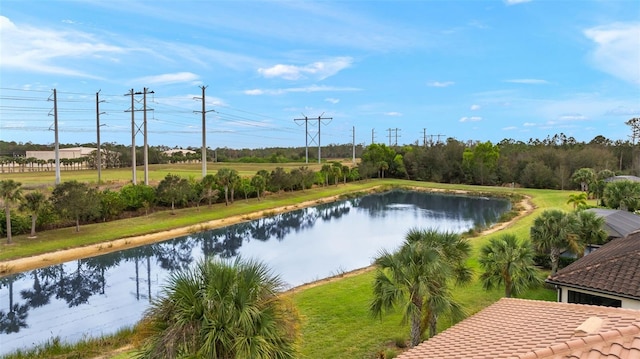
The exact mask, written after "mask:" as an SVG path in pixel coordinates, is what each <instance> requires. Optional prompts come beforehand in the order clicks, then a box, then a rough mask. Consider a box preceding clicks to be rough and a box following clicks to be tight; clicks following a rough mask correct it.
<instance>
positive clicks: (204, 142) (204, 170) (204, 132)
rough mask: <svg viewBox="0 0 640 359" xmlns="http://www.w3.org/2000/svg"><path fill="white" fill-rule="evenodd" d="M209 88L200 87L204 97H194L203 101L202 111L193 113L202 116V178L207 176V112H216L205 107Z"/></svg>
mask: <svg viewBox="0 0 640 359" xmlns="http://www.w3.org/2000/svg"><path fill="white" fill-rule="evenodd" d="M207 87H209V86H200V88H201V89H202V97H194V98H195V99H196V100H198V99H200V100H202V111H193V112H195V113H201V114H202V178H204V176H206V175H207V130H206V128H207V127H206V126H207V121H206V120H207V112H211V111H214V110H209V111H207V110H206V106H205V94H204V93H205V90H206V89H207Z"/></svg>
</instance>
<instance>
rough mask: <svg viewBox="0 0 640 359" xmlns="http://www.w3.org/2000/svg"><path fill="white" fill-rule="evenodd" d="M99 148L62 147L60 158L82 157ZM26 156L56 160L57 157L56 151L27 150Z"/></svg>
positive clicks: (59, 151) (59, 152)
mask: <svg viewBox="0 0 640 359" xmlns="http://www.w3.org/2000/svg"><path fill="white" fill-rule="evenodd" d="M97 150H98V149H97V148H92V147H72V148H61V149H59V150H58V155H59V158H60V159H62V158H82V157H87V156H89V155H90V154H91V153H92V152H94V151H97ZM25 157H26V158H30V157H32V158H36V159H39V160H45V161H47V160H54V159H55V158H56V152H55V151H26V154H25Z"/></svg>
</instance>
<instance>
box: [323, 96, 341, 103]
mask: <svg viewBox="0 0 640 359" xmlns="http://www.w3.org/2000/svg"><path fill="white" fill-rule="evenodd" d="M324 100H325V101H327V102H330V103H332V104H334V105H335V104H337V103H338V102H340V99H337V98H331V97H328V98H325V99H324Z"/></svg>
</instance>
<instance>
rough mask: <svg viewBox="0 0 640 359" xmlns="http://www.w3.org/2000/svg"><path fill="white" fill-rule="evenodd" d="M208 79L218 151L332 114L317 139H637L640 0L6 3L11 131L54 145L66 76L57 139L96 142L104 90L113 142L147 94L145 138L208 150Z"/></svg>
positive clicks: (293, 132)
mask: <svg viewBox="0 0 640 359" xmlns="http://www.w3.org/2000/svg"><path fill="white" fill-rule="evenodd" d="M200 86H208V87H207V89H206V108H207V111H210V112H208V113H207V131H206V132H207V145H208V146H209V147H212V148H215V147H230V148H260V147H271V146H284V147H291V146H304V145H305V126H304V122H303V121H298V122H296V121H294V119H299V118H304V117H305V116H306V117H308V118H309V119H313V118H316V119H317V118H318V116H321V115H322V116H323V117H326V118H331V120H329V119H327V120H323V121H322V123H321V126H320V142H321V145H326V144H342V143H351V141H352V136H353V133H354V132H355V140H356V142H357V143H362V144H365V145H368V144H370V143H371V141H372V139H373V140H374V141H375V142H377V143H385V144H389V143H395V142H396V135H397V143H398V144H408V143H415V142H419V143H420V144H422V141H423V139H424V138H425V134H426V138H427V140H429V139H433V140H436V139H437V137H438V136H437V135H440V139H441V140H443V139H444V138H446V137H454V138H456V139H458V140H461V141H469V140H474V141H487V140H489V141H492V142H493V143H496V142H498V141H500V140H502V139H505V138H511V139H515V140H522V141H525V142H526V141H528V140H529V139H530V138H539V139H544V138H546V137H547V136H553V135H554V134H556V133H564V134H566V135H567V136H573V137H575V138H576V139H577V140H579V141H589V140H591V139H592V138H594V137H595V136H597V135H603V136H605V137H607V138H609V139H612V140H617V139H622V140H626V139H628V135H629V134H630V130H629V127H628V126H626V125H625V124H624V122H625V121H627V120H629V119H630V118H632V117H638V116H640V2H639V1H635V0H634V1H631V0H630V1H615V0H612V1H604V0H603V1H589V0H580V1H578V0H575V1H550V0H545V1H542V0H538V1H536V0H533V1H523V0H517V1H516V0H512V1H501V0H496V1H480V0H476V1H471V0H469V1H444V0H443V1H355V0H354V1H320V2H310V1H189V0H187V1H162V0H160V1H103V0H96V1H82V0H75V1H53V0H52V1H17V0H3V1H2V4H0V140H4V141H17V142H29V141H31V142H33V143H43V144H50V143H53V142H54V132H53V131H52V130H51V128H52V125H53V116H51V114H52V112H53V111H52V109H53V102H52V101H48V100H49V99H50V98H52V89H54V88H55V89H56V91H57V98H58V106H57V107H58V121H59V141H60V142H61V143H84V142H95V141H96V92H98V91H100V100H101V101H104V102H101V103H100V112H101V113H102V114H101V116H100V124H101V127H100V134H101V142H103V143H104V142H115V143H120V144H131V114H130V112H126V111H127V110H129V109H130V106H131V103H130V101H131V98H130V97H129V96H125V94H127V93H128V92H129V91H130V90H131V89H133V90H134V91H136V92H141V91H143V89H144V88H148V89H149V91H153V92H154V93H153V94H149V95H148V97H147V107H148V108H149V112H147V128H148V134H149V136H148V141H149V144H151V145H167V146H170V147H176V146H178V147H186V146H194V147H199V146H200V145H201V144H202V134H201V131H202V125H201V115H200V114H198V113H195V112H194V111H199V110H201V106H202V103H201V102H199V101H198V100H197V99H194V98H196V97H200V96H201V94H202V92H201V89H200ZM136 99H137V100H140V101H142V96H136ZM135 107H136V109H140V108H142V104H141V103H136V105H135ZM151 110H153V111H151ZM135 116H136V119H135V120H136V125H137V126H142V123H143V114H142V112H136V113H135ZM308 124H309V137H308V141H309V144H310V146H311V145H317V140H318V136H317V132H318V121H317V120H314V121H310V122H308ZM354 128H355V131H354ZM396 129H397V130H396ZM390 134H391V139H390V138H389V135H390ZM432 136H433V137H432ZM136 144H138V145H140V144H142V134H141V133H138V134H137V135H136Z"/></svg>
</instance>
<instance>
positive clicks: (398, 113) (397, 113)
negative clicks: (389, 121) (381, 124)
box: [385, 111, 402, 117]
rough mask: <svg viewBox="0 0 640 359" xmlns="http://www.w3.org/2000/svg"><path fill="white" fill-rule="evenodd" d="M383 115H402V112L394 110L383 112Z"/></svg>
mask: <svg viewBox="0 0 640 359" xmlns="http://www.w3.org/2000/svg"><path fill="white" fill-rule="evenodd" d="M385 116H391V117H400V116H402V113H400V112H395V111H391V112H385Z"/></svg>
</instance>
